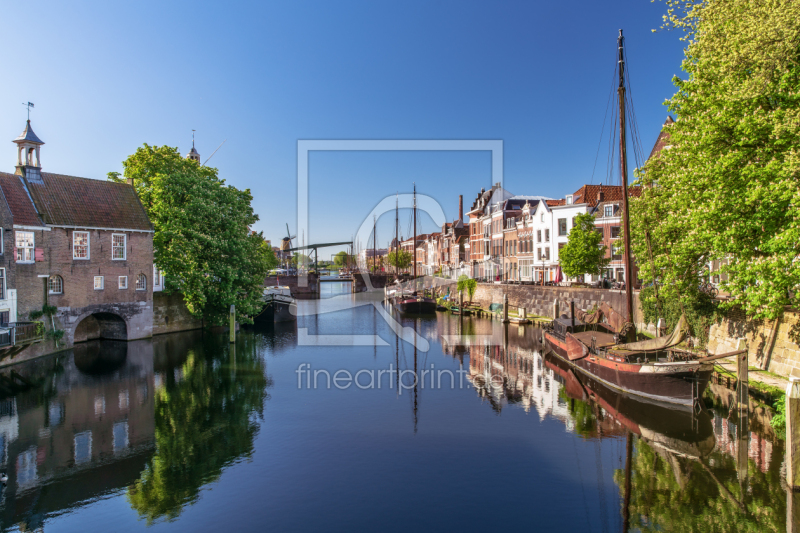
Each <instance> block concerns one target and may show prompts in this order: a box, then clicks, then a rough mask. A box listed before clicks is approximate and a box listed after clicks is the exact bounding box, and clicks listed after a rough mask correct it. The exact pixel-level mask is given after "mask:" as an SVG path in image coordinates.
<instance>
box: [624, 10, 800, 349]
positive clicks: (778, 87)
mask: <svg viewBox="0 0 800 533" xmlns="http://www.w3.org/2000/svg"><path fill="white" fill-rule="evenodd" d="M667 7H668V12H667V15H666V16H665V21H666V23H665V26H667V27H670V28H677V29H679V30H682V31H685V32H686V35H685V36H684V39H685V40H686V42H687V45H686V48H685V59H684V61H683V65H682V68H683V70H684V71H685V73H686V77H685V78H678V77H675V78H674V79H673V81H674V83H675V85H676V87H677V92H676V93H675V95H674V96H673V97H672V98H671V99H670V100H669V101H668V102H667V103H668V106H669V109H670V111H672V112H674V113H676V114H677V115H678V120H677V121H676V122H675V123H674V124H672V125H670V126H668V128H669V133H670V148H669V149H668V150H663V151H662V152H661V154H660V155H659V156H658V157H655V158H652V159H651V160H649V161H648V162H647V164H646V165H645V166H644V168H643V169H642V171H641V172H640V173H639V182H640V184H642V185H644V187H643V191H642V195H641V197H640V198H638V199H632V208H631V215H632V220H631V224H632V228H633V231H632V234H633V243H632V249H633V252H634V254H635V255H636V257H637V258H638V259H639V266H640V277H641V278H642V279H644V280H645V281H646V282H647V281H649V282H654V281H658V282H659V284H658V286H657V289H658V295H656V292H655V290H654V291H653V292H652V294H651V295H650V296H649V298H650V299H651V301H652V302H653V305H655V304H656V303H659V301H660V302H663V303H666V302H667V301H670V300H671V301H675V302H677V306H678V307H684V308H685V307H696V303H697V299H698V298H700V295H699V294H698V290H697V287H698V285H699V284H700V282H701V281H703V280H706V279H707V275H708V274H707V271H706V264H707V263H708V262H709V261H714V260H723V264H722V266H721V270H722V272H723V273H724V274H727V279H725V276H723V278H722V288H723V290H724V291H727V292H729V294H730V300H728V301H727V302H725V303H723V304H722V305H723V308H727V307H730V306H741V307H742V308H743V309H744V310H745V311H746V312H747V313H748V314H749V315H750V316H752V317H754V318H766V319H774V318H777V317H779V316H780V315H781V314H782V312H783V309H784V306H786V305H798V303H799V302H800V300H799V299H798V295H800V291H798V290H797V289H798V286H800V260H798V259H799V258H800V152H798V149H797V147H798V146H800V96H798V95H800V3H798V2H796V1H794V0H771V1H764V2H751V1H748V0H713V1H711V0H708V1H694V0H691V1H674V0H670V1H668V2H667ZM695 333H697V331H695Z"/></svg>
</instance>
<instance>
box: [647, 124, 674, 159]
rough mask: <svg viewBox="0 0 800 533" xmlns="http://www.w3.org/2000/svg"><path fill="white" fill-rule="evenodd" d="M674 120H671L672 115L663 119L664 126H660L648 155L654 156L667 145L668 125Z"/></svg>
mask: <svg viewBox="0 0 800 533" xmlns="http://www.w3.org/2000/svg"><path fill="white" fill-rule="evenodd" d="M674 123H675V121H674V120H672V117H669V116H668V117H667V120H665V121H664V126H662V127H661V133H659V134H658V139H656V144H655V146H653V150H652V151H651V152H650V157H648V159H650V158H652V157H656V156H657V155H658V154H660V153H661V150H663V149H664V148H666V147H667V146H669V129H668V126H670V125H672V124H674Z"/></svg>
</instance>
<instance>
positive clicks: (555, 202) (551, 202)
mask: <svg viewBox="0 0 800 533" xmlns="http://www.w3.org/2000/svg"><path fill="white" fill-rule="evenodd" d="M545 203H546V204H547V205H549V206H551V207H554V206H557V205H564V204H565V203H567V201H566V200H564V199H563V198H562V199H560V200H545Z"/></svg>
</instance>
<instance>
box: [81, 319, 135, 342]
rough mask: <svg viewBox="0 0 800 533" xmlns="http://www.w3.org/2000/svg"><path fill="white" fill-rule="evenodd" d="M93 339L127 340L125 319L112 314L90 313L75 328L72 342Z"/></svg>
mask: <svg viewBox="0 0 800 533" xmlns="http://www.w3.org/2000/svg"><path fill="white" fill-rule="evenodd" d="M93 339H111V340H118V341H126V340H128V325H127V324H126V323H125V319H123V318H122V317H121V316H119V315H115V314H114V313H92V314H90V315H87V316H85V317H84V318H83V319H82V320H81V321H80V322H78V325H77V327H75V335H74V338H73V342H85V341H89V340H93Z"/></svg>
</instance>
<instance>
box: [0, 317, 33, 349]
mask: <svg viewBox="0 0 800 533" xmlns="http://www.w3.org/2000/svg"><path fill="white" fill-rule="evenodd" d="M39 340H42V335H41V333H37V322H12V323H10V324H2V325H0V348H6V347H8V346H19V345H22V344H30V343H32V342H36V341H39Z"/></svg>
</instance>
